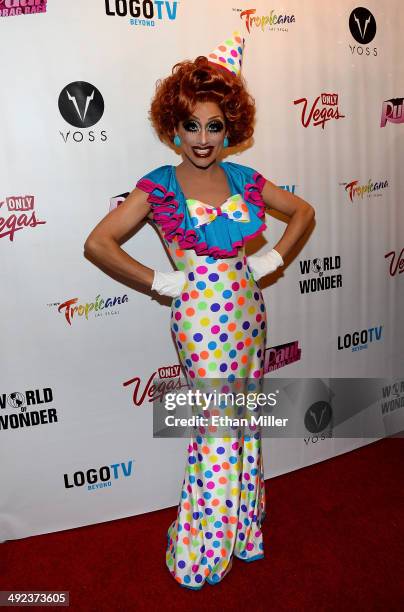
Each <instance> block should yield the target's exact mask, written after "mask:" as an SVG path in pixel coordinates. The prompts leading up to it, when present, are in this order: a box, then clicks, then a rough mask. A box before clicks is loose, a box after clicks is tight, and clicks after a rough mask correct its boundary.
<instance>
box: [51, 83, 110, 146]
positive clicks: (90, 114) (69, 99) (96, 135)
mask: <svg viewBox="0 0 404 612" xmlns="http://www.w3.org/2000/svg"><path fill="white" fill-rule="evenodd" d="M58 107H59V112H60V114H61V115H62V117H63V119H64V120H65V121H66V123H68V124H69V125H71V126H73V127H75V128H79V129H78V130H75V131H74V132H71V131H68V132H62V131H61V130H60V131H59V133H60V135H61V137H62V139H63V141H64V142H65V143H68V142H70V141H72V140H73V141H74V142H77V143H81V142H83V141H84V140H86V141H87V142H95V141H97V140H98V141H99V142H104V141H105V140H107V133H106V131H105V130H99V132H97V131H95V130H89V131H88V132H83V131H81V130H86V129H87V128H90V127H93V126H94V125H96V123H98V122H99V121H100V120H101V117H102V116H103V114H104V98H103V97H102V94H101V92H100V91H99V89H97V87H96V86H95V85H93V84H92V83H88V82H87V81H73V82H72V83H69V84H68V85H66V86H65V87H64V88H63V89H62V91H61V92H60V94H59V99H58Z"/></svg>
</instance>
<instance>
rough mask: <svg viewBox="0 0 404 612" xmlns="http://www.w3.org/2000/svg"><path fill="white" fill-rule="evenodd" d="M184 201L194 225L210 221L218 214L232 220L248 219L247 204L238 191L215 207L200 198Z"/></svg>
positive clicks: (242, 220) (247, 220)
mask: <svg viewBox="0 0 404 612" xmlns="http://www.w3.org/2000/svg"><path fill="white" fill-rule="evenodd" d="M186 203H187V207H188V211H189V215H190V217H191V220H192V224H193V226H194V227H199V226H200V225H206V224H207V223H211V222H212V221H214V220H215V219H216V217H218V216H223V217H227V218H228V219H231V220H233V221H241V222H242V223H248V222H249V221H250V214H249V212H248V207H247V204H246V203H245V202H244V200H243V198H242V196H241V194H239V193H236V194H235V195H232V196H230V197H229V198H227V200H225V201H224V202H223V204H222V205H221V206H217V207H216V206H209V205H208V204H205V203H204V202H201V201H200V200H193V199H191V198H189V199H187V200H186Z"/></svg>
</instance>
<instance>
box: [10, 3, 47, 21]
mask: <svg viewBox="0 0 404 612" xmlns="http://www.w3.org/2000/svg"><path fill="white" fill-rule="evenodd" d="M46 3H47V0H0V17H13V16H14V15H30V14H32V13H45V12H46Z"/></svg>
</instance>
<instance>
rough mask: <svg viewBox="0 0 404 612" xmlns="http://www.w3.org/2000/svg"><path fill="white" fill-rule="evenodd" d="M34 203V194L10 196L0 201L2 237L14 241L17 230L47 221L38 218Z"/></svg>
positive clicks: (0, 234) (0, 236)
mask: <svg viewBox="0 0 404 612" xmlns="http://www.w3.org/2000/svg"><path fill="white" fill-rule="evenodd" d="M34 203H35V201H34V196H32V195H25V196H9V197H6V199H5V200H3V201H0V238H8V239H9V240H10V242H13V240H14V236H15V234H16V232H19V231H20V230H22V229H25V228H27V227H36V226H37V225H43V224H44V223H46V221H40V220H39V219H37V218H36V216H35V210H34ZM7 213H8V214H7Z"/></svg>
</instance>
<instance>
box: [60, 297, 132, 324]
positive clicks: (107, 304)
mask: <svg viewBox="0 0 404 612" xmlns="http://www.w3.org/2000/svg"><path fill="white" fill-rule="evenodd" d="M128 301H129V298H128V296H127V294H126V293H125V294H124V295H122V296H114V297H107V298H106V299H104V298H102V297H101V296H100V294H98V295H97V296H96V298H95V300H94V302H83V303H81V304H80V303H79V298H71V299H69V300H66V301H65V302H63V303H62V304H61V303H60V302H54V303H51V304H48V306H57V307H58V312H60V313H61V314H62V315H63V316H64V318H65V320H66V321H67V323H68V324H69V325H71V324H72V321H73V319H74V320H75V321H77V319H78V318H84V319H87V321H88V320H89V319H90V318H96V317H102V316H106V317H107V316H108V317H109V316H112V315H118V314H119V313H120V309H119V308H118V307H119V306H122V304H127V303H128Z"/></svg>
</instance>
